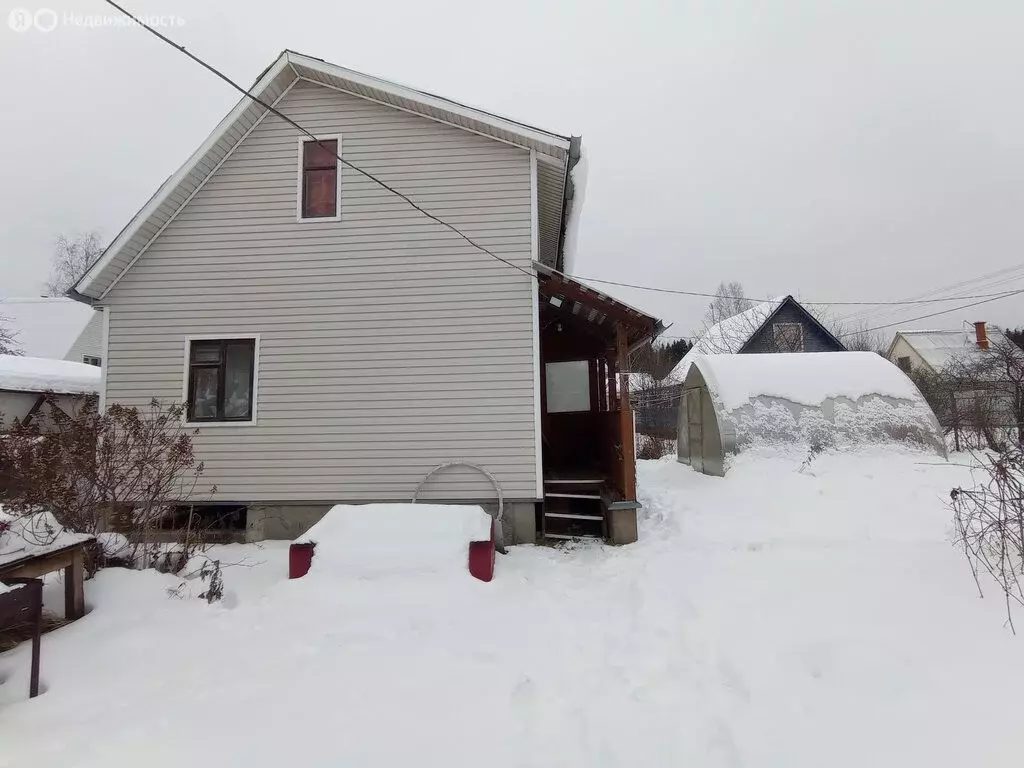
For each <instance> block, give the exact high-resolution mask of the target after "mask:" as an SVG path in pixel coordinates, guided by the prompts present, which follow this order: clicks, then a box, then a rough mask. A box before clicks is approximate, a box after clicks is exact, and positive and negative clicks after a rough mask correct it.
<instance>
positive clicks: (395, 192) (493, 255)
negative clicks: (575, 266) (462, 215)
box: [104, 0, 534, 279]
mask: <svg viewBox="0 0 1024 768" xmlns="http://www.w3.org/2000/svg"><path fill="white" fill-rule="evenodd" d="M104 2H106V3H107V5H110V6H112V7H114V8H116V9H117V10H118V11H120V12H121V13H123V14H124V15H125V16H127V17H128V18H130V19H131V20H132V21H134V22H135V23H136V24H138V25H139V26H140V27H142V28H144V29H145V30H147V31H148V32H150V33H152V34H153V35H155V36H156V37H158V38H160V40H162V41H163V42H165V43H167V45H169V46H171V47H172V48H175V49H176V50H178V51H180V52H181V53H183V54H185V55H186V56H188V57H189V58H190V59H192V61H194V62H196V64H199V65H200V66H201V67H203V68H204V69H206V70H208V71H209V72H212V73H213V74H215V75H216V76H217V77H219V78H220V79H221V80H223V81H224V82H225V83H227V84H228V85H230V86H231V87H232V88H234V89H235V90H236V91H238V92H239V93H242V94H244V95H245V96H248V97H249V98H250V99H252V100H253V101H254V102H256V103H257V104H259V105H260V106H261V107H263V108H265V109H267V110H269V111H270V112H271V113H273V114H275V115H277V116H278V117H280V118H281V119H282V120H284V121H285V122H286V123H288V124H289V125H290V126H292V127H293V128H295V129H297V130H298V131H299V132H300V133H303V134H304V135H306V136H308V137H309V138H310V139H311V140H312V141H315V142H316V144H317V146H318V147H320V148H321V149H323V150H324V151H325V152H329V153H330V154H332V155H334V156H335V157H336V158H338V162H339V163H341V164H343V165H345V166H347V167H348V168H351V169H352V170H353V171H355V172H356V173H360V174H362V175H363V176H365V177H366V178H368V179H369V180H370V181H373V182H375V183H376V184H379V185H380V186H381V187H383V188H384V189H386V190H387V191H388V192H390V193H391V194H393V195H396V196H398V197H400V198H401V199H402V200H404V201H405V202H407V203H408V204H409V205H411V206H412V207H413V208H415V209H416V210H417V211H419V212H420V213H422V214H423V215H424V216H426V217H427V218H429V219H432V220H433V221H436V222H437V223H438V224H440V225H441V226H443V227H446V228H448V229H450V230H451V231H452V232H454V233H455V234H457V235H458V236H459V237H461V238H462V239H463V240H465V241H466V242H467V243H469V244H470V245H471V246H473V247H474V248H476V249H477V250H478V251H480V252H481V253H485V254H487V255H488V256H490V257H491V258H492V259H496V260H497V261H500V262H501V263H502V264H505V265H506V266H509V267H512V269H515V270H518V271H520V272H522V273H523V274H524V275H526V276H527V277H529V278H530V279H533V277H534V274H533V271H532V270H529V269H523V268H522V267H520V266H519V265H518V264H514V263H513V262H511V261H509V260H508V259H505V258H502V257H501V256H499V255H498V254H496V253H494V252H493V251H491V250H489V249H487V248H485V247H484V246H482V245H480V243H478V242H476V241H475V240H474V239H473V238H471V237H470V236H469V235H467V234H466V233H465V232H463V231H462V230H461V229H459V228H458V227H456V226H455V225H453V224H449V223H448V222H447V221H445V220H444V219H442V218H440V217H438V216H435V215H434V214H432V213H431V212H430V211H428V210H426V209H425V208H423V207H422V206H420V205H419V204H417V203H415V202H413V200H412V199H411V198H410V197H409V196H408V195H405V194H403V193H402V192H399V191H398V190H397V189H395V188H394V187H392V186H391V185H389V184H387V183H386V182H384V181H381V180H380V179H379V178H377V177H376V176H374V175H373V174H372V173H370V172H369V171H365V170H363V169H362V168H360V167H359V166H357V165H354V164H352V163H350V162H349V161H348V160H346V159H344V158H343V157H342V156H341V155H340V154H339V153H338V152H336V151H334V150H331V149H329V148H328V147H327V146H326V145H325V144H324V143H323V142H321V141H320V140H319V139H318V138H317V137H316V136H315V135H313V133H312V132H310V131H309V130H307V129H306V128H304V127H303V126H301V125H299V124H298V123H297V122H295V120H293V119H292V118H290V117H288V115H286V114H284V113H283V112H281V111H280V110H278V109H276V108H275V107H273V106H272V105H270V104H268V103H267V102H265V101H263V99H261V98H259V97H258V96H256V95H255V94H253V93H252V92H251V91H249V90H248V89H246V88H244V87H242V86H241V85H239V84H238V83H236V82H235V81H234V80H232V79H231V78H230V77H228V76H227V75H225V74H224V73H223V72H221V71H220V70H219V69H217V68H216V67H214V66H213V65H212V64H208V63H206V62H205V61H203V60H202V59H201V58H199V57H198V56H196V55H195V54H193V53H192V52H191V51H189V50H188V49H186V48H185V46H184V45H181V44H180V43H176V42H175V41H174V40H172V39H171V38H169V37H167V36H166V35H164V34H162V33H160V32H158V31H157V30H155V29H153V27H151V26H149V25H148V24H146V23H145V22H144V21H142V20H141V19H140V18H139V17H138V16H136V15H134V14H133V13H132V12H131V11H128V10H126V9H125V8H122V7H121V6H120V5H118V4H117V3H115V2H114V0H104Z"/></svg>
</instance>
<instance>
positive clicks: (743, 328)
mask: <svg viewBox="0 0 1024 768" xmlns="http://www.w3.org/2000/svg"><path fill="white" fill-rule="evenodd" d="M788 298H789V297H788V296H777V297H776V298H774V299H769V300H768V301H762V302H761V303H760V304H757V305H755V306H753V307H751V308H750V309H748V310H747V311H745V312H740V313H739V314H738V315H733V316H732V317H728V318H726V319H725V320H722V321H721V322H718V323H715V324H714V325H712V326H711V327H710V328H708V330H707V331H706V332H705V334H704V335H703V336H701V337H700V338H699V339H698V340H697V343H696V344H694V345H693V351H695V352H696V353H698V354H703V355H729V354H733V355H734V354H736V353H737V352H739V351H740V350H741V349H742V348H743V345H744V344H746V343H747V342H748V341H750V338H751V337H752V336H753V335H754V334H755V333H757V332H758V331H759V330H761V328H762V326H764V324H765V323H766V322H767V321H768V318H770V317H771V316H772V315H774V314H775V312H776V311H777V310H778V308H779V307H781V306H782V303H783V302H784V301H785V300H786V299H788Z"/></svg>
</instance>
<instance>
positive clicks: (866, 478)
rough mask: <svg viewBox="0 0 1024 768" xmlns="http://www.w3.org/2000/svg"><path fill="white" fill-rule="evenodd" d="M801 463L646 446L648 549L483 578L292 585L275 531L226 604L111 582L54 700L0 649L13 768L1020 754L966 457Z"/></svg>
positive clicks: (243, 552)
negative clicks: (711, 463)
mask: <svg viewBox="0 0 1024 768" xmlns="http://www.w3.org/2000/svg"><path fill="white" fill-rule="evenodd" d="M799 464H800V457H793V458H782V457H776V458H764V457H759V456H756V455H754V454H744V455H742V456H740V457H738V458H737V459H736V460H735V462H734V464H733V466H732V467H731V469H730V472H729V474H728V476H727V477H725V478H715V477H709V476H705V475H701V474H697V473H694V472H692V471H691V470H690V469H689V468H688V467H685V466H682V465H680V464H678V463H676V462H675V461H674V460H672V459H671V458H670V459H663V460H659V461H655V462H641V463H640V468H639V481H640V485H641V488H642V494H643V500H644V503H645V504H646V510H645V514H644V518H643V519H642V521H641V533H640V536H641V541H640V542H639V543H638V544H636V545H633V546H629V547H621V548H610V547H605V546H599V545H586V546H576V547H573V548H568V549H553V548H547V547H514V548H512V549H511V550H510V553H509V554H508V555H507V556H503V557H499V560H498V564H497V571H496V576H495V580H494V581H493V582H491V583H489V584H484V583H481V582H477V581H474V580H473V579H471V578H469V576H468V575H466V576H462V575H460V574H440V575H432V576H429V577H427V576H424V575H423V574H422V573H418V574H414V575H409V574H394V575H386V574H376V575H374V576H373V577H371V578H362V579H340V578H338V577H336V576H334V575H333V574H331V573H330V572H329V571H327V570H321V571H318V570H316V569H314V570H313V571H311V573H310V575H309V576H307V577H306V578H304V579H301V580H297V581H292V582H289V581H287V580H284V575H285V573H286V570H287V568H286V549H285V547H284V546H282V545H280V544H276V543H275V544H267V545H263V546H262V547H259V548H257V547H254V546H250V547H241V546H239V547H234V548H227V547H225V548H219V550H218V552H217V556H218V557H220V558H221V559H222V560H223V561H225V562H228V561H231V562H238V561H244V562H243V564H241V565H237V566H231V567H229V568H228V569H226V571H225V582H226V586H227V590H228V595H227V597H226V599H225V600H224V601H223V603H221V604H217V605H213V606H208V605H206V604H205V603H204V602H202V601H200V600H197V599H195V598H188V597H185V596H184V593H185V592H189V591H191V592H192V593H193V594H195V593H196V592H198V591H200V589H201V587H199V586H198V585H196V584H194V583H193V584H191V585H186V587H185V588H184V589H179V585H180V583H181V580H180V579H178V578H175V577H172V576H165V575H160V574H157V573H155V572H130V571H120V570H114V569H110V570H107V571H104V572H101V573H100V574H99V575H98V576H97V578H96V579H95V580H93V581H90V582H89V583H88V584H87V592H86V597H87V602H88V603H89V605H90V606H91V608H92V610H91V612H90V613H89V614H88V615H87V616H86V617H85V618H84V619H82V620H80V621H79V622H77V623H75V624H73V625H70V626H67V627H64V628H62V629H59V630H57V631H55V632H53V633H51V634H49V635H47V637H46V638H45V640H44V643H43V658H42V679H43V683H44V688H45V689H46V692H45V693H44V694H43V695H42V696H40V697H39V698H37V699H35V700H32V701H26V700H23V699H24V696H25V691H26V690H27V668H28V649H27V646H25V645H22V646H21V647H20V648H19V649H17V650H16V651H13V652H11V653H8V654H6V655H4V656H0V677H2V676H3V675H5V674H6V675H7V676H8V679H7V681H6V683H5V684H3V685H2V686H0V701H6V702H8V703H7V704H6V705H5V706H0V745H2V746H0V766H3V767H4V768H7V767H8V766H10V767H13V766H18V767H19V768H20V767H21V766H29V765H31V766H33V767H34V768H45V766H67V765H75V766H82V767H86V766H97V767H98V766H104V768H112V767H113V768H118V767H120V766H135V765H142V764H145V765H146V766H147V768H163V767H164V766H175V768H180V766H182V765H192V764H196V763H197V761H198V762H201V763H202V764H210V765H223V766H246V768H264V766H266V767H267V768H269V767H270V766H274V767H275V768H277V767H278V766H281V765H305V766H337V765H353V766H393V765H402V764H410V765H427V766H433V765H438V766H442V765H443V766H446V768H447V767H450V766H462V765H467V766H468V765H474V766H476V765H480V764H486V765H490V766H495V767H496V768H503V767H504V766H636V765H654V766H662V765H664V766H668V765H672V766H678V765H693V766H766V765H770V766H821V765H830V766H858V767H860V766H864V765H882V766H890V765H891V766H916V765H928V766H963V765H984V766H986V767H987V768H988V767H989V766H1004V765H1005V766H1010V765H1019V764H1020V755H1021V754H1022V752H1024V729H1022V728H1021V727H1020V716H1019V711H1020V706H1019V703H1018V701H1017V698H1018V697H1017V695H1016V691H1018V690H1020V688H1021V686H1022V684H1024V660H1022V654H1024V646H1022V642H1024V640H1021V639H1020V638H1015V637H1013V636H1012V635H1011V634H1010V633H1009V631H1008V630H1007V629H1006V628H1005V627H1004V622H1003V617H1002V606H1001V603H1000V601H999V600H998V597H997V596H996V595H995V594H994V593H992V594H991V595H990V597H989V598H988V599H985V600H979V599H978V597H977V595H976V592H975V589H974V587H973V584H972V582H971V579H970V575H969V572H968V569H967V566H966V565H965V564H964V563H963V562H962V561H961V559H960V556H959V555H958V553H957V552H956V550H954V549H953V548H952V547H951V545H950V544H949V542H948V540H947V536H948V531H947V528H948V519H949V513H948V511H947V510H946V509H945V507H944V499H945V498H946V496H947V494H948V490H949V488H950V487H951V486H953V485H957V484H962V483H967V482H969V480H970V478H969V471H968V470H967V469H965V468H963V467H960V466H957V465H956V464H955V463H949V464H947V463H945V462H942V461H941V460H938V459H935V458H933V457H927V456H922V455H920V454H916V455H915V454H895V453H891V452H890V453H882V452H876V453H864V454H861V455H859V456H856V457H850V456H836V455H826V456H822V457H819V458H818V459H816V460H815V461H814V462H812V463H811V465H810V466H809V467H808V468H807V469H806V470H805V471H803V472H799V471H797V467H798V466H799ZM259 563H262V564H259ZM168 590H170V591H171V592H172V593H173V594H174V596H171V597H169V596H168Z"/></svg>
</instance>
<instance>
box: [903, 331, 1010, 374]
mask: <svg viewBox="0 0 1024 768" xmlns="http://www.w3.org/2000/svg"><path fill="white" fill-rule="evenodd" d="M987 333H988V340H989V345H990V347H991V346H995V345H997V344H1004V343H1007V338H1006V336H1005V335H1004V334H1003V332H1002V331H1001V330H1000V329H999V328H996V327H994V326H991V325H990V326H988V329H987ZM900 337H902V338H903V340H904V341H905V342H906V343H907V344H908V345H909V346H910V347H911V349H913V350H914V351H915V352H917V354H919V355H920V356H921V359H922V360H924V362H925V363H927V364H928V366H929V367H931V369H932V370H933V371H935V372H936V373H937V372H939V371H941V370H942V369H943V368H945V367H946V366H947V365H949V364H950V363H951V362H953V361H954V360H959V361H961V362H970V361H972V360H978V359H980V358H981V357H982V356H983V355H984V354H985V350H983V349H981V348H980V347H979V346H978V344H977V338H976V336H975V332H974V328H971V329H970V330H967V329H962V330H958V331H897V333H896V338H894V339H893V344H895V343H896V339H898V338H900ZM891 349H892V348H891V347H890V350H891Z"/></svg>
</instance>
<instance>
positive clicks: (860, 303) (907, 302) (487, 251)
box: [104, 0, 1024, 338]
mask: <svg viewBox="0 0 1024 768" xmlns="http://www.w3.org/2000/svg"><path fill="white" fill-rule="evenodd" d="M104 2H106V3H107V5H109V6H111V7H112V8H115V9H117V10H118V11H119V12H121V13H122V14H124V15H125V16H127V17H128V18H130V19H131V20H132V21H134V22H135V23H136V24H137V25H139V26H140V27H142V28H143V29H145V30H146V31H147V32H149V33H150V34H152V35H154V36H155V37H157V38H158V39H159V40H161V41H162V42H164V43H166V44H167V45H169V46H171V47H172V48H174V49H175V50H177V51H179V52H180V53H183V54H185V56H187V57H188V58H190V59H191V60H192V61H194V62H195V63H197V64H199V65H200V66H201V67H203V68H204V69H206V70H207V71H209V72H211V73H212V74H214V75H215V76H216V77H218V78H219V79H220V80H223V81H224V82H225V83H227V84H228V85H230V86H231V87H232V88H233V89H235V90H236V91H238V92H239V93H241V94H243V95H244V96H246V97H247V98H249V99H251V100H252V101H253V102H255V103H256V104H259V105H260V106H262V107H263V108H264V109H266V110H268V111H269V112H270V113H272V114H274V115H277V116H278V117H279V118H281V119H282V120H284V121H285V122H286V123H288V124H289V125H291V126H292V127H293V128H295V129H296V130H298V131H299V132H300V133H302V134H303V135H305V136H308V137H309V139H310V140H311V141H314V142H316V144H317V146H318V147H320V148H321V149H323V150H324V151H326V152H328V153H330V154H331V155H333V156H334V157H336V158H337V160H338V162H339V163H341V164H342V165H344V166H346V167H348V168H351V169H352V170H353V171H355V172H356V173H359V174H360V175H362V176H365V177H366V178H367V179H369V180H370V181H372V182H374V183H375V184H377V185H379V186H380V187H382V188H383V189H385V190H387V191H388V192H390V193H391V194H393V195H395V196H396V197H399V198H401V199H402V200H404V201H405V202H406V203H407V204H408V205H409V206H411V207H412V208H413V209H415V210H416V211H419V212H420V213H421V214H423V215H424V216H426V217H427V218H429V219H431V220H432V221H434V222H436V223H438V224H440V225H441V226H443V227H445V228H446V229H449V230H451V231H452V232H454V233H455V234H456V235H458V236H459V237H460V238H462V239H463V240H465V241H466V242H467V243H469V245H471V246H473V247H474V248H475V249H477V250H478V251H480V252H481V253H484V254H486V255H487V256H490V257H491V258H492V259H495V260H496V261H498V262H501V263H502V264H504V265H506V266H508V267H511V268H512V269H515V270H517V271H518V272H521V273H523V274H524V275H526V276H528V277H530V278H531V279H532V278H534V277H535V275H534V273H533V271H532V270H529V269H524V268H523V267H520V266H519V265H518V264H515V263H513V262H511V261H509V260H508V259H506V258H503V257H501V256H499V255H498V254H496V253H494V252H493V251H491V250H490V249H488V248H486V247H484V246H483V245H481V244H480V243H478V242H476V240H474V239H473V238H472V237H470V236H469V235H467V234H466V233H465V232H463V231H462V230H461V229H459V228H458V227H456V226H455V225H453V224H450V223H449V222H447V221H445V220H444V219H442V218H440V217H439V216H436V215H435V214H433V213H431V212H430V211H428V210H426V209H425V208H423V207H422V206H421V205H419V204H418V203H416V202H415V201H414V200H412V199H411V198H410V197H409V196H408V195H406V194H404V193H403V192H400V191H399V190H397V189H395V188H394V187H392V186H391V185H390V184H388V183H387V182H385V181H382V180H381V179H380V178H378V177H377V176H375V175H374V174H372V173H370V172H369V171H366V170H364V169H362V168H360V167H359V166H357V165H355V164H354V163H351V162H350V161H348V160H346V159H345V158H343V157H342V156H341V155H340V153H338V152H336V151H334V150H331V149H329V148H328V147H327V145H325V144H324V143H323V142H322V141H321V140H320V139H318V138H317V137H316V136H315V135H314V134H313V133H312V132H311V131H310V130H308V129H307V128H305V127H304V126H302V125H300V124H299V123H298V122H296V121H295V120H293V119H292V118H291V117H289V116H288V115H286V114H284V113H283V112H281V111H280V110H279V109H277V108H276V107H274V106H273V105H271V104H268V103H267V102H266V101H264V100H263V99H261V98H259V97H258V96H256V95H255V94H253V93H252V92H251V91H250V90H248V89H247V88H245V87H243V86H241V85H239V84H238V83H237V82H235V81H234V80H232V79H231V78H230V77H228V76H227V75H225V74H224V73H223V72H221V71H220V70H219V69H217V68H216V67H214V66H213V65H212V64H209V63H207V62H206V61H204V60H203V59H201V58H199V57H198V56H196V55H195V54H193V53H192V52H191V51H189V50H188V49H186V48H185V46H184V45H181V44H180V43H177V42H175V41H174V40H172V39H171V38H169V37H167V36H166V35H164V34H163V33H161V32H159V31H157V30H156V29H154V28H153V27H151V26H149V25H148V24H146V23H145V22H144V21H143V20H142V19H140V18H139V17H138V16H136V15H135V14H133V13H132V12H131V11H129V10H127V9H125V8H124V7H122V6H121V5H119V4H118V3H116V2H115V0H104ZM1004 271H1009V270H1004ZM997 274H998V273H997ZM986 277H987V276H986ZM575 279H577V280H581V281H583V282H589V283H600V284H603V285H615V286H619V287H622V288H633V289H637V290H643V291H654V292H658V293H669V294H676V295H680V296H697V297H701V298H724V299H744V298H749V297H746V296H721V295H719V294H716V293H703V292H699V291H684V290H676V289H671V288H660V287H655V286H647V285H638V284H635V283H625V282H619V281H615V280H602V279H598V278H590V277H579V278H575ZM979 279H981V278H979ZM967 282H968V283H970V282H976V281H967ZM939 290H942V289H939ZM933 292H934V291H930V292H926V293H925V294H923V295H925V296H927V295H928V293H933ZM1019 293H1024V290H1019V291H1012V292H1005V291H1004V292H1001V293H991V294H978V295H974V296H949V297H943V298H932V299H923V298H922V299H909V300H904V301H805V302H804V303H806V304H822V305H829V306H867V307H873V306H910V305H918V304H934V303H942V302H948V301H957V300H963V299H982V301H977V302H975V303H972V304H967V305H964V306H962V307H955V308H953V309H949V310H944V311H942V312H936V313H933V314H930V315H924V316H923V317H918V318H910V319H908V320H902V321H900V322H899V323H891V324H890V325H883V326H878V328H871V329H868V330H879V329H881V328H888V327H890V326H891V325H899V324H900V323H903V322H913V321H914V320H921V319H924V318H927V317H935V316H937V315H942V314H947V313H949V312H956V311H958V310H959V309H966V308H967V307H972V306H977V305H978V304H984V303H987V302H988V301H996V300H998V299H1001V298H1005V297H1007V296H1013V295H1016V294H1019ZM750 300H751V301H767V299H750ZM664 338H688V337H667V336H666V337H664Z"/></svg>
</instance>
